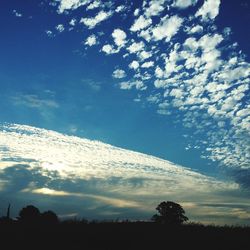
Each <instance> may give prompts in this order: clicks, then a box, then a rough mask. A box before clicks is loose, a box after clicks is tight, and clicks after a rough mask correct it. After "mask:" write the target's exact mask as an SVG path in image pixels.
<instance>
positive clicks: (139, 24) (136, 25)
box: [130, 15, 152, 32]
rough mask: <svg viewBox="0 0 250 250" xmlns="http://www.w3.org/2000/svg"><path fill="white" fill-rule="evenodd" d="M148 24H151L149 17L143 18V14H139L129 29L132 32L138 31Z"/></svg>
mask: <svg viewBox="0 0 250 250" xmlns="http://www.w3.org/2000/svg"><path fill="white" fill-rule="evenodd" d="M150 24H152V20H151V18H145V17H144V16H142V15H141V16H139V18H138V19H136V20H135V22H134V24H133V25H132V26H131V28H130V30H131V31H133V32H135V31H140V30H142V29H145V28H147V27H148V26H149V25H150Z"/></svg>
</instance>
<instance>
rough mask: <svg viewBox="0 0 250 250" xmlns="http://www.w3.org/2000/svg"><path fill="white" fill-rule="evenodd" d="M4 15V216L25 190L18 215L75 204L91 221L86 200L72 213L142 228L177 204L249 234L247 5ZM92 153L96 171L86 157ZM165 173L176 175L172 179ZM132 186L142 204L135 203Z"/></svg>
mask: <svg viewBox="0 0 250 250" xmlns="http://www.w3.org/2000/svg"><path fill="white" fill-rule="evenodd" d="M0 7H1V8H0V19H1V22H0V28H1V37H0V128H1V129H0V138H1V141H0V150H1V151H0V159H1V162H0V167H1V180H2V181H1V182H0V183H2V184H1V185H0V187H1V188H0V191H1V193H2V197H3V198H2V202H3V204H7V203H8V201H7V199H8V198H7V197H8V195H9V194H10V193H11V192H13V191H10V190H13V188H14V187H13V183H20V185H16V186H15V185H14V186H15V188H14V190H15V192H14V194H13V195H12V198H11V199H12V201H13V202H14V203H17V205H16V206H17V207H18V206H21V204H23V203H24V202H25V197H26V199H27V200H29V201H30V202H31V201H33V202H38V200H37V199H38V198H36V197H40V196H39V195H43V196H45V197H47V198H46V199H45V200H46V202H45V203H44V204H40V203H39V204H40V205H41V206H44V207H48V206H52V207H53V208H54V209H55V210H56V211H58V212H59V213H62V214H63V213H64V214H70V213H71V212H70V205H67V206H66V205H65V208H64V209H62V211H61V210H60V209H59V210H58V204H59V203H56V202H55V203H53V202H52V201H51V198H50V197H51V196H53V197H54V196H55V197H59V198H58V199H62V197H64V198H65V199H67V198H69V197H75V198H74V199H77V201H79V200H81V199H85V200H87V203H88V206H87V205H86V207H88V209H89V210H86V209H87V208H86V209H85V210H82V209H83V208H81V209H80V203H79V202H76V203H77V204H78V205H76V207H77V208H75V210H76V211H74V212H72V213H71V214H77V215H78V216H82V215H84V213H85V215H86V214H87V215H88V216H90V217H94V215H96V216H99V217H100V218H102V217H103V216H104V217H105V213H106V216H108V215H109V216H113V217H114V216H121V217H126V216H127V217H131V218H138V217H142V218H145V217H147V216H149V214H150V213H152V212H154V211H153V210H154V207H155V206H156V205H157V204H158V203H160V201H161V200H163V199H170V198H171V199H172V200H177V201H179V202H180V203H182V204H184V205H186V206H184V208H185V207H186V208H187V210H188V212H189V214H190V215H191V217H192V218H193V219H195V220H201V221H202V222H205V223H206V222H218V217H220V218H222V219H221V221H220V223H229V224H230V223H241V224H244V223H248V224H249V220H250V204H249V202H248V200H247V198H249V191H250V170H249V168H250V153H249V152H250V144H249V142H250V136H249V132H250V124H249V123H250V104H249V82H250V77H249V76H250V63H249V61H250V46H249V44H250V32H249V31H250V27H248V26H249V25H247V24H248V23H249V22H250V14H249V13H250V4H249V2H248V1H247V0H237V1H236V0H145V1H98V0H96V1H93V0H46V1H45V0H43V1H34V0H28V1H25V2H24V1H18V0H8V1H7V0H3V1H1V3H0ZM17 124H20V125H17ZM36 128H41V129H44V130H39V129H36ZM52 130H53V131H56V132H57V133H59V134H57V133H56V132H52ZM28 138H29V139H28ZM46 138H47V140H48V141H47V143H45V144H44V140H46ZM53 138H54V139H53ZM81 138H82V139H81ZM16 140H19V142H18V141H17V142H16ZM55 140H57V141H58V143H54V141H55ZM93 140H95V141H93ZM96 141H100V142H102V143H103V144H102V143H101V144H98V143H97V142H96ZM20 142H22V143H20ZM30 142H32V143H33V146H32V145H30ZM95 143H97V144H98V146H95V147H94V146H93V145H96V144H95ZM46 144H47V146H46ZM17 145H19V146H17ZM20 145H22V146H20ZM62 145H64V146H65V147H66V148H69V150H68V151H67V150H66V151H65V149H64V148H63V147H62ZM88 145H92V146H93V147H94V148H95V150H94V149H93V155H95V152H96V154H97V155H99V153H98V152H100V159H101V160H100V161H97V162H96V159H95V157H93V156H90V155H91V154H89V153H86V154H81V150H83V151H84V148H85V147H86V148H89V147H90V146H88ZM111 145H112V146H111ZM92 146H91V147H92ZM46 147H49V148H50V150H48V149H46ZM91 147H90V148H91ZM110 147H111V148H110ZM113 147H114V148H113ZM116 147H118V148H116ZM32 148H33V151H34V152H32ZM120 148H122V149H120ZM118 149H119V150H123V151H122V152H124V155H126V154H127V155H128V156H127V157H125V156H122V155H120V154H117V153H116V152H117V151H116V150H118ZM53 150H54V154H55V155H54V156H53V157H52V156H51V153H50V152H53ZM119 150H118V151H119ZM126 150H127V151H126ZM38 152H43V153H41V156H39V157H38V155H39V154H38ZM84 152H85V151H84ZM101 152H106V153H105V154H104V155H105V157H104V156H103V153H101ZM108 152H109V154H108ZM136 152H140V153H142V154H139V153H136ZM107 154H108V156H107ZM130 154H132V155H131V160H132V159H133V158H135V159H137V161H133V162H130V159H129V155H130ZM137 154H139V156H138V155H137ZM77 155H80V156H79V160H78V161H77V160H76V159H75V158H77ZM72 156H74V157H73V158H72ZM119 156H120V157H121V158H119ZM153 156H154V157H159V158H161V159H162V160H160V159H158V158H155V159H157V160H155V161H153V162H151V161H150V160H148V159H149V158H150V157H153ZM86 157H87V158H90V159H91V160H92V162H93V166H92V165H91V164H90V162H91V161H89V160H88V159H85V158H86ZM106 157H108V158H106ZM49 159H50V160H49ZM150 159H151V158H150ZM164 160H165V161H164ZM148 161H149V162H148ZM161 161H164V164H165V165H164V164H163V163H162V164H163V165H164V166H165V167H164V166H161V167H159V166H158V165H159V164H160V163H159V162H161ZM114 162H115V164H113V163H114ZM94 163H95V164H94ZM88 164H90V165H91V166H92V167H87V166H88ZM103 164H104V165H105V168H102V166H103ZM116 164H117V165H116ZM148 164H149V165H148ZM77 165H81V166H84V167H82V169H81V170H79V169H78V168H77ZM123 165H125V166H130V167H123ZM144 165H145V167H143V166H144ZM160 165H161V164H160ZM147 166H148V167H147ZM169 166H177V167H178V168H179V169H180V171H181V174H179V172H178V171H177V170H176V169H175V170H171V171H170V170H169V168H170V167H169ZM58 168H59V169H58ZM72 168H73V169H75V170H74V171H73V169H72ZM83 168H84V171H83ZM158 168H166V169H165V170H164V171H163V170H162V171H163V172H164V173H163V172H161V171H160V174H161V173H162V174H163V176H164V178H165V179H164V178H163V179H164V180H161V179H159V178H160V174H159V173H158V172H157V169H158ZM20 169H21V170H20ZM61 169H65V173H63V171H61ZM76 169H77V170H76ZM93 169H94V170H93ZM114 169H115V170H114ZM184 170H185V171H184ZM20 171H21V172H20ZM81 171H83V172H84V174H83V175H81ZM188 171H190V172H188ZM86 172H87V173H89V174H86ZM92 172H93V173H92ZM169 172H171V173H172V172H173V173H174V174H173V175H172V174H169ZM177 172H178V174H176V173H177ZM91 173H92V174H93V175H92V174H91ZM104 173H106V174H104ZM118 173H119V174H118ZM197 175H199V178H198V177H197ZM11 176H12V177H11ZM31 176H35V177H31ZM188 176H189V177H188ZM135 177H137V178H135ZM16 178H18V179H16ZM32 178H37V180H35V181H34V180H32ZM186 178H191V179H190V180H189V179H186ZM197 178H198V179H199V180H200V179H201V180H202V181H201V183H203V184H202V185H200V184H198V182H197ZM17 180H18V181H17ZM53 180H54V182H53ZM97 180H98V181H97ZM156 180H157V181H156ZM6 183H7V184H6ZM8 183H9V184H8ZM34 183H35V184H34ZM73 183H75V187H74V185H73ZM131 183H132V184H131ZM170 183H171V184H172V185H175V186H176V187H175V188H173V189H172V188H171V185H170ZM189 183H191V184H192V190H193V193H192V194H193V195H190V193H189V192H187V191H185V190H189V189H188V188H190V187H189ZM160 184H161V185H160ZM191 184H190V185H191ZM8 185H10V186H8ZM81 185H82V187H86V190H83V189H84V188H83V189H81V188H80V187H81ZM101 186H104V187H105V188H104V190H103V192H101V189H102V188H101ZM132 187H133V188H134V187H137V188H138V194H143V195H142V196H141V197H140V198H138V197H139V195H138V194H137V195H136V194H134V195H130V193H131V190H132V189H133V188H132ZM164 189H167V190H168V192H169V193H168V192H167V191H163V190H164ZM114 190H116V191H114ZM204 190H209V192H208V193H206V194H205V193H204V192H203V191H204ZM83 191H84V193H85V194H83ZM85 191H86V192H85ZM60 192H61V193H60ZM146 193H147V194H146ZM153 194H157V195H153ZM84 195H85V196H84ZM191 196H192V197H191ZM142 197H143V199H142ZM145 197H148V198H145ZM108 199H118V201H119V202H120V203H119V204H120V205H117V204H118V203H117V202H118V201H117V200H115V201H114V200H112V201H110V200H108ZM93 200H94V201H95V202H93ZM97 200H98V202H97ZM58 202H59V201H58ZM102 202H103V203H105V204H106V205H103V204H102ZM126 202H128V203H126ZM157 202H158V203H157ZM67 204H71V202H69V200H67ZM93 204H94V205H93ZM107 204H108V205H107ZM138 204H140V205H138ZM142 204H144V205H145V210H143V211H141V210H140V211H139V212H138V208H139V207H141V206H142ZM103 206H104V207H105V208H104V207H103ZM91 207H95V209H93V210H91V209H90V208H91ZM127 207H129V209H127ZM125 208H126V209H125ZM0 209H1V210H2V211H3V210H4V205H3V207H1V208H0ZM101 209H103V210H105V213H104V214H101V212H100V211H101ZM1 210H0V212H1ZM90 211H92V213H91V212H90ZM112 211H113V212H112ZM223 213H224V215H223ZM225 214H228V215H227V216H226V215H225ZM208 215H209V216H208ZM222 215H223V216H222Z"/></svg>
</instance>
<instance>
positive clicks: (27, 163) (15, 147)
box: [0, 124, 250, 223]
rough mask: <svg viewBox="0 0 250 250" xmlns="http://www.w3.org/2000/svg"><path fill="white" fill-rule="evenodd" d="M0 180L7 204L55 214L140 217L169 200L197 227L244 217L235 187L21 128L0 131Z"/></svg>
mask: <svg viewBox="0 0 250 250" xmlns="http://www.w3.org/2000/svg"><path fill="white" fill-rule="evenodd" d="M0 179H1V181H0V193H1V197H4V199H5V202H6V203H7V202H8V201H7V199H11V200H12V201H13V202H14V203H18V204H22V205H24V204H25V203H27V202H32V203H35V204H38V205H40V206H42V207H45V208H50V207H52V208H54V209H55V210H56V211H57V212H58V213H59V214H78V215H79V216H87V217H90V218H91V217H92V218H93V217H97V218H114V216H117V217H119V218H144V219H145V218H150V215H152V213H154V207H155V206H156V205H157V204H158V203H159V202H160V201H162V200H174V201H177V202H180V203H181V204H183V205H184V207H185V208H186V210H187V212H188V215H189V217H190V218H192V219H196V220H200V221H204V222H209V221H210V222H217V223H226V222H227V223H228V221H230V222H231V223H241V220H242V221H244V219H246V218H249V217H250V215H249V202H248V200H247V198H246V196H245V194H244V192H242V190H240V188H239V186H238V184H236V183H232V182H226V181H222V180H216V179H214V178H211V177H208V176H205V175H202V174H199V173H197V172H194V171H191V170H190V169H187V168H184V167H181V166H178V165H175V164H173V163H171V162H168V161H166V160H162V159H159V158H156V157H153V156H149V155H145V154H141V153H137V152H133V151H129V150H125V149H121V148H117V147H114V146H111V145H108V144H104V143H102V142H98V141H91V140H87V139H82V138H79V137H74V136H68V135H63V134H60V133H57V132H54V131H49V130H45V129H39V128H35V127H30V126H24V125H16V124H4V125H1V126H0ZM216 204H217V205H218V206H216ZM219 204H220V205H219ZM221 204H222V205H221ZM1 209H3V208H2V207H1ZM223 209H224V210H223ZM223 211H224V212H223ZM225 211H226V212H225ZM208 212H209V216H208V215H207V213H208ZM223 213H224V214H223ZM218 214H220V216H221V219H220V220H219V221H218V220H217V219H215V218H216V217H217V216H218ZM222 215H223V216H222Z"/></svg>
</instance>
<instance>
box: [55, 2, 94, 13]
mask: <svg viewBox="0 0 250 250" xmlns="http://www.w3.org/2000/svg"><path fill="white" fill-rule="evenodd" d="M55 1H57V2H59V3H60V4H59V6H58V13H59V14H62V13H63V12H64V11H65V10H66V11H67V10H74V9H77V8H79V7H81V6H84V5H87V4H89V3H90V2H91V0H55Z"/></svg>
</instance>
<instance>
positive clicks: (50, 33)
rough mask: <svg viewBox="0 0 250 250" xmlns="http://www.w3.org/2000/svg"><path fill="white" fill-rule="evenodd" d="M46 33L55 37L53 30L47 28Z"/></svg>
mask: <svg viewBox="0 0 250 250" xmlns="http://www.w3.org/2000/svg"><path fill="white" fill-rule="evenodd" d="M45 33H46V34H47V36H48V37H53V32H52V31H51V30H46V31H45Z"/></svg>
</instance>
